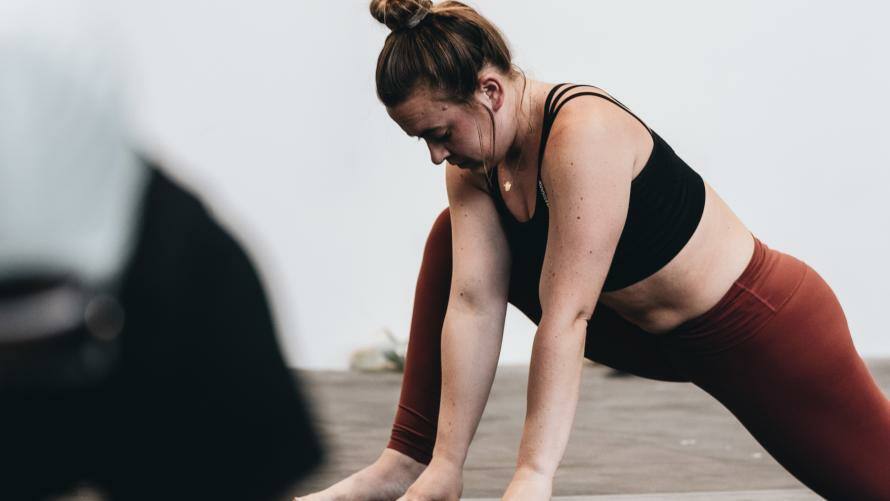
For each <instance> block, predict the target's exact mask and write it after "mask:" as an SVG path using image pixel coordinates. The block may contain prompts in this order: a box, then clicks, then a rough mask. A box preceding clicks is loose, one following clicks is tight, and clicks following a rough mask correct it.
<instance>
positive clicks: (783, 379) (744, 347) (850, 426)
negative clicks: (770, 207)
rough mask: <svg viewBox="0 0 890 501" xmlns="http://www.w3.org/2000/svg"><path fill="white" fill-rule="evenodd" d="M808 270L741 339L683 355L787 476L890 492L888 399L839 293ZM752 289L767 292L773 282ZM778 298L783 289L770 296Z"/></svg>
mask: <svg viewBox="0 0 890 501" xmlns="http://www.w3.org/2000/svg"><path fill="white" fill-rule="evenodd" d="M803 266H804V267H805V269H804V271H803V274H802V278H801V279H800V280H799V285H798V286H797V287H796V288H795V289H794V291H793V292H792V294H791V295H790V297H789V298H788V299H787V300H783V301H782V302H772V301H769V300H766V301H764V302H763V303H762V305H763V308H766V310H764V311H767V312H770V314H771V317H770V319H769V320H768V321H767V322H766V323H765V324H764V325H762V326H761V327H759V328H757V329H756V332H754V333H753V334H752V335H750V336H747V337H746V338H745V339H744V340H743V341H741V342H740V343H737V344H734V345H733V346H731V347H729V348H728V349H724V350H720V351H719V352H711V353H708V354H702V353H698V354H694V355H693V354H690V353H688V352H687V353H683V354H680V356H681V358H682V359H683V360H684V370H687V371H688V373H689V374H691V377H692V380H693V382H694V383H695V384H696V385H698V386H700V387H701V388H702V389H704V390H705V391H707V392H708V393H710V394H711V395H713V396H714V397H715V398H717V399H718V400H719V401H720V402H721V403H722V404H723V405H725V406H726V408H727V409H729V410H730V411H731V412H732V413H733V414H734V415H735V416H736V417H737V418H738V419H739V420H740V421H741V423H742V424H743V425H744V426H745V427H746V428H747V429H748V430H749V431H750V432H751V434H752V435H753V436H754V437H755V438H756V439H757V440H758V442H760V443H761V444H762V445H763V446H764V448H766V450H767V451H768V452H769V453H770V454H771V455H772V456H773V457H774V458H775V459H776V460H777V461H778V462H779V463H781V464H782V465H783V466H784V467H785V468H786V469H787V470H788V471H789V472H790V473H791V474H793V475H794V476H795V477H796V478H798V479H799V480H800V481H801V482H803V483H804V484H806V485H807V486H808V487H809V488H811V489H813V490H814V491H815V492H817V493H818V494H820V495H822V496H824V497H826V498H828V499H890V402H888V400H887V397H886V396H885V395H884V394H883V392H882V391H881V389H880V388H879V387H878V385H877V383H876V382H875V380H874V378H873V377H872V376H871V374H870V373H869V371H868V368H867V367H866V365H865V363H864V362H863V360H862V358H861V357H860V356H859V354H858V353H857V352H856V349H855V347H854V345H853V342H852V339H851V337H850V332H849V328H848V326H847V321H846V318H845V316H844V313H843V310H842V309H841V305H840V303H839V302H838V300H837V298H836V297H835V294H834V293H833V291H832V290H831V288H830V287H829V286H828V284H827V283H826V282H825V281H824V280H823V279H822V277H821V276H819V274H818V273H817V272H816V271H815V270H814V269H812V268H811V267H809V266H808V265H803ZM757 287H762V289H757V288H756V287H755V288H754V289H752V290H751V291H750V294H753V295H757V296H759V297H760V298H764V297H769V292H770V291H769V290H768V287H769V280H765V281H764V282H763V283H762V284H760V285H758V286H757ZM776 297H781V296H776Z"/></svg>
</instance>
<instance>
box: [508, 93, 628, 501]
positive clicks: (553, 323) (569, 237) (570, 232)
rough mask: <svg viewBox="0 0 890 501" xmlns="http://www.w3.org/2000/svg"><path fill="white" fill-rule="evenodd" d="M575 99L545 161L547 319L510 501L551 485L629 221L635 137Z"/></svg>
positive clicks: (606, 109)
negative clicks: (590, 330)
mask: <svg viewBox="0 0 890 501" xmlns="http://www.w3.org/2000/svg"><path fill="white" fill-rule="evenodd" d="M584 101H586V102H584ZM582 102H583V105H582ZM576 103H577V104H578V106H576V107H572V106H566V109H565V110H563V114H565V115H568V116H563V115H562V114H561V115H560V118H562V119H564V120H562V121H561V122H557V123H556V124H554V128H553V131H552V133H551V137H550V140H549V144H548V150H547V152H546V153H547V154H546V156H545V160H544V162H543V165H546V168H544V169H543V170H542V180H543V182H544V185H545V189H546V191H547V197H548V200H549V202H550V210H549V213H550V222H549V227H548V239H547V249H546V253H545V257H544V264H543V268H542V272H541V282H540V286H539V287H540V289H539V295H540V298H541V307H542V317H541V321H540V323H539V325H538V330H537V332H536V334H535V339H534V343H533V346H532V355H531V363H530V367H529V378H528V397H527V404H526V405H527V411H526V418H525V425H524V428H523V432H522V440H521V442H520V445H519V457H518V460H517V471H516V476H514V479H513V481H512V482H511V484H510V485H511V486H510V488H508V490H507V493H506V495H505V498H504V499H519V498H525V496H524V495H523V492H525V491H526V490H527V489H530V490H536V489H537V487H534V486H535V485H542V484H545V483H552V478H553V475H554V473H555V472H556V469H557V467H558V466H559V462H560V461H561V460H562V456H563V453H564V452H565V448H566V444H567V442H568V438H569V432H570V431H571V428H572V423H573V420H574V416H575V409H576V407H577V403H578V393H579V386H580V381H581V368H582V362H583V358H584V342H585V339H586V335H587V322H588V320H589V319H590V317H591V315H592V314H593V309H594V307H595V305H596V303H597V301H598V299H599V294H600V291H601V289H602V286H603V283H604V282H605V278H606V274H607V272H608V270H609V266H610V264H611V262H612V257H613V255H614V253H615V248H616V246H617V245H618V239H619V237H620V236H621V232H622V230H623V229H624V222H625V220H626V218H627V210H628V204H629V198H630V185H631V181H632V178H633V165H634V159H635V154H636V153H635V149H634V147H633V144H632V143H631V139H630V138H632V137H633V134H632V133H629V131H628V130H626V129H624V128H623V127H624V125H623V124H625V123H627V122H626V121H624V120H623V119H615V118H614V115H612V113H613V112H614V110H615V109H616V108H617V107H614V106H611V105H608V106H604V105H602V104H600V103H601V101H600V100H582V99H576V100H573V102H572V104H576ZM573 108H574V109H573ZM610 108H611V109H610ZM570 111H571V112H570ZM622 113H623V112H622ZM622 118H623V117H622ZM628 127H629V126H628ZM548 479H549V480H548ZM523 486H525V487H523ZM511 490H512V492H511ZM529 494H531V492H529ZM547 495H549V494H547Z"/></svg>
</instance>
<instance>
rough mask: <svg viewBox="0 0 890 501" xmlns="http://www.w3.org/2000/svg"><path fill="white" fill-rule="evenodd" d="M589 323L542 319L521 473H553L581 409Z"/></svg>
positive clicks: (535, 346) (531, 376)
mask: <svg viewBox="0 0 890 501" xmlns="http://www.w3.org/2000/svg"><path fill="white" fill-rule="evenodd" d="M586 331H587V322H586V321H584V320H575V321H568V322H566V321H563V322H559V321H547V320H546V319H542V322H541V324H540V325H539V326H538V331H537V333H536V334H535V340H534V343H533V345H532V355H531V363H530V367H529V375H528V398H527V403H526V406H527V410H526V417H525V426H524V428H523V431H522V440H521V441H520V444H519V457H518V460H517V469H523V468H524V469H529V470H532V471H534V472H537V473H541V474H544V475H553V474H554V473H555V472H556V469H557V467H558V466H559V462H560V461H561V460H562V456H563V454H564V453H565V448H566V444H567V443H568V439H569V433H570V432H571V429H572V423H573V421H574V419H575V410H576V408H577V406H578V393H579V389H580V385H581V368H582V366H583V360H584V342H585V339H586V334H587V332H586Z"/></svg>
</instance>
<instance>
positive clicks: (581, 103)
mask: <svg viewBox="0 0 890 501" xmlns="http://www.w3.org/2000/svg"><path fill="white" fill-rule="evenodd" d="M584 93H597V94H602V95H604V96H607V97H609V98H612V99H615V98H614V97H612V96H611V94H609V93H608V92H607V91H605V90H603V89H601V88H598V87H592V86H583V87H577V88H574V89H572V90H570V91H568V92H566V94H565V95H563V96H562V98H561V99H560V103H565V104H563V105H562V107H561V108H560V111H559V114H558V115H557V116H556V118H555V119H554V122H553V126H552V127H553V128H552V129H551V132H550V137H549V138H548V141H547V143H548V146H547V151H546V152H545V163H547V159H548V158H552V157H554V156H557V155H558V154H559V150H560V149H562V148H565V147H570V146H571V145H588V146H589V147H591V148H595V149H597V150H598V151H602V149H604V148H605V149H610V150H611V149H620V150H622V151H624V152H626V153H629V154H630V155H631V156H632V158H633V159H634V160H635V161H634V164H636V166H635V169H634V170H635V171H637V170H639V169H641V168H642V164H643V163H644V162H645V160H646V159H647V158H648V157H649V154H650V152H651V151H652V147H653V138H652V135H651V134H650V133H649V129H647V128H646V126H645V125H643V124H642V123H640V121H639V120H637V119H636V118H635V117H634V115H632V114H631V113H629V112H628V111H627V110H626V109H624V108H623V107H622V106H621V105H619V104H616V103H615V102H612V101H610V100H608V99H604V98H602V97H599V96H591V95H582V96H578V97H577V98H574V99H571V100H570V101H567V99H569V98H571V96H573V95H576V94H584ZM616 101H617V100H616ZM591 153H595V152H593V151H591Z"/></svg>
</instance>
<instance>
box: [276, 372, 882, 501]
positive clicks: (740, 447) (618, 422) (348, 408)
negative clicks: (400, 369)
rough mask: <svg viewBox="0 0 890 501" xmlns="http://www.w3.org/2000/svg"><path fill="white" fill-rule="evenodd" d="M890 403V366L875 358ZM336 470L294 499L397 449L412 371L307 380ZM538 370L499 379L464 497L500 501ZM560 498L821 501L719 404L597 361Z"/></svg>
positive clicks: (330, 467) (315, 477)
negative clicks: (398, 415)
mask: <svg viewBox="0 0 890 501" xmlns="http://www.w3.org/2000/svg"><path fill="white" fill-rule="evenodd" d="M866 362H867V364H868V366H869V368H870V369H871V372H872V374H873V375H874V377H875V379H876V380H877V381H878V383H879V384H880V386H881V388H882V389H883V390H884V392H885V394H888V395H890V359H869V360H866ZM296 374H297V377H298V378H299V381H300V383H301V386H302V387H303V388H304V390H305V391H306V392H307V394H308V395H309V398H311V399H312V400H311V401H312V404H313V406H314V407H313V409H312V411H313V414H314V416H315V418H316V422H317V424H318V430H319V432H320V433H321V434H322V438H323V440H324V442H325V445H326V448H327V451H328V460H327V462H326V463H325V464H323V465H321V466H320V467H318V468H317V469H316V470H315V471H314V472H313V473H312V474H311V475H310V476H309V477H307V478H306V479H304V480H303V481H302V482H301V483H300V485H299V486H298V487H297V488H296V489H295V490H294V492H293V493H294V494H295V495H296V494H304V493H307V492H313V491H315V490H319V489H321V488H324V487H326V486H328V485H330V484H332V483H334V482H336V481H337V480H339V479H341V478H343V477H345V476H347V475H349V474H351V473H353V472H355V471H357V470H359V469H361V468H363V467H364V466H366V465H368V464H369V463H371V462H372V461H374V460H375V459H376V458H377V457H378V456H379V455H380V452H381V451H382V450H383V448H384V447H385V446H386V443H387V441H388V439H389V433H390V427H391V426H392V420H393V416H394V415H395V409H396V404H397V403H398V399H399V389H400V385H401V379H402V374H401V373H356V372H344V371H307V370H298V371H296ZM527 377H528V367H527V366H504V367H500V368H499V369H498V373H497V376H496V377H495V381H494V386H493V388H492V392H491V398H490V400H489V402H488V405H487V407H486V409H485V413H484V414H483V416H482V421H481V423H480V425H479V430H478V432H477V434H476V438H475V440H474V441H473V444H472V446H471V447H470V451H469V455H468V458H467V462H466V466H465V470H464V492H463V496H464V499H468V498H496V499H499V497H500V496H501V494H503V491H504V489H505V488H506V486H507V483H508V482H509V480H510V478H511V477H512V475H513V471H514V465H515V461H516V453H517V449H518V445H519V438H520V436H521V433H522V423H523V419H524V417H525V388H526V384H527ZM553 494H554V496H555V497H562V496H565V498H564V499H572V500H576V501H582V500H598V501H604V500H609V501H619V500H623V501H631V500H646V501H651V500H680V499H693V500H704V499H714V500H723V501H728V500H733V501H741V500H752V501H753V500H758V501H759V500H779V499H781V500H805V499H807V500H808V499H820V497H819V496H817V495H815V494H813V493H812V492H811V491H808V490H807V489H806V488H805V487H804V486H803V485H802V484H801V483H800V482H798V481H797V480H796V479H795V478H794V477H792V476H791V475H790V474H789V473H788V472H786V471H785V470H784V469H783V468H782V467H781V466H780V465H779V464H778V463H777V462H776V461H775V460H773V459H772V457H770V456H769V454H768V453H767V452H766V451H765V450H764V449H763V448H762V447H761V446H760V444H758V443H757V442H756V441H755V440H754V438H753V437H751V435H750V434H749V433H748V432H747V430H745V428H744V427H742V425H741V424H740V423H739V422H738V421H737V420H736V419H735V417H734V416H733V415H732V414H730V413H729V411H727V410H726V409H725V408H724V407H723V406H722V405H721V404H720V403H719V402H717V401H716V400H715V399H713V397H711V396H710V395H708V394H707V393H705V392H704V391H702V390H700V389H698V388H697V387H696V386H694V385H692V384H690V383H668V382H661V381H653V380H648V379H643V378H638V377H635V376H630V375H627V374H623V373H617V372H615V371H613V370H612V369H609V368H607V367H604V366H601V365H596V364H593V363H589V362H586V363H585V366H584V371H583V380H582V383H581V398H580V400H579V403H578V411H577V415H576V417H575V421H574V427H573V430H572V435H571V438H570V441H569V445H568V448H567V450H566V453H565V455H564V456H563V460H562V463H561V465H560V467H559V470H558V471H557V474H556V477H555V482H554V493H553Z"/></svg>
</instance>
